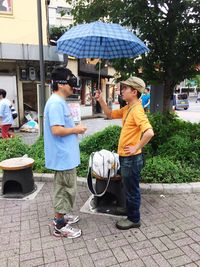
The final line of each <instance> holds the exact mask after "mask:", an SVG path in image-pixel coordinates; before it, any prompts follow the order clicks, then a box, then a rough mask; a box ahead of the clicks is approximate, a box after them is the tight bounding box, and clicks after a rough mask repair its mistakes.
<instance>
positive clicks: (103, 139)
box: [80, 126, 121, 155]
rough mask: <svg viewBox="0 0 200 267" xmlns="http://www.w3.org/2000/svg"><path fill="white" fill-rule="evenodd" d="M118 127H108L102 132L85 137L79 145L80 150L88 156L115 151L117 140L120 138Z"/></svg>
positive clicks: (119, 128)
mask: <svg viewBox="0 0 200 267" xmlns="http://www.w3.org/2000/svg"><path fill="white" fill-rule="evenodd" d="M120 131H121V127H120V126H109V127H106V128H105V129H104V130H103V131H100V132H97V133H95V134H93V135H91V136H88V137H86V138H85V139H83V141H82V142H81V143H80V150H81V152H84V153H86V154H88V155H90V154H91V153H92V152H94V151H98V150H101V149H107V150H110V151H117V145H118V140H119V136H120Z"/></svg>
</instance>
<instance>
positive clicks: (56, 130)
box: [51, 124, 87, 136]
mask: <svg viewBox="0 0 200 267" xmlns="http://www.w3.org/2000/svg"><path fill="white" fill-rule="evenodd" d="M86 130H87V128H86V127H85V126H83V125H81V124H79V125H77V126H75V127H74V128H65V127H64V126H60V125H54V126H52V127H51V132H52V134H53V135H56V136H66V135H70V134H83V133H84V132H85V131H86Z"/></svg>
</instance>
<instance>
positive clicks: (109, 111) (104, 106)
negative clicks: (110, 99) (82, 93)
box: [95, 90, 112, 119]
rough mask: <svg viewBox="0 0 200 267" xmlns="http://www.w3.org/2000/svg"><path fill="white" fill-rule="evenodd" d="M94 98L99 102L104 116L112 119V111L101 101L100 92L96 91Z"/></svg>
mask: <svg viewBox="0 0 200 267" xmlns="http://www.w3.org/2000/svg"><path fill="white" fill-rule="evenodd" d="M95 98H96V100H97V101H98V102H99V104H100V106H101V108H102V109H103V111H104V113H105V114H106V116H107V117H108V118H109V119H112V116H111V113H112V110H111V109H109V107H108V106H107V104H106V102H105V101H104V100H103V97H102V92H101V91H100V90H98V91H96V94H95Z"/></svg>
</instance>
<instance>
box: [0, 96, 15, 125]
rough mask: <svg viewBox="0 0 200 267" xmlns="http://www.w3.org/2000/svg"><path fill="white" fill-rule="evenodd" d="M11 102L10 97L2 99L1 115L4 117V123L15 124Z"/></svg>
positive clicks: (0, 101)
mask: <svg viewBox="0 0 200 267" xmlns="http://www.w3.org/2000/svg"><path fill="white" fill-rule="evenodd" d="M10 106H11V103H10V101H9V100H8V99H6V98H3V99H2V100H0V117H2V125H7V124H13V117H12V113H11V109H10Z"/></svg>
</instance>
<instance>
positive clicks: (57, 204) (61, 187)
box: [53, 168, 77, 214]
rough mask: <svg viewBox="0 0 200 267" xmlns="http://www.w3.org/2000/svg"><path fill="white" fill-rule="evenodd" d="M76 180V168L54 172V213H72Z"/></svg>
mask: <svg viewBox="0 0 200 267" xmlns="http://www.w3.org/2000/svg"><path fill="white" fill-rule="evenodd" d="M76 179H77V176H76V168H74V169H72V170H67V171H56V172H55V175H54V192H53V205H54V210H55V212H57V213H61V214H65V213H69V212H71V211H72V208H73V205H74V201H75V196H76V188H77V184H76Z"/></svg>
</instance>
